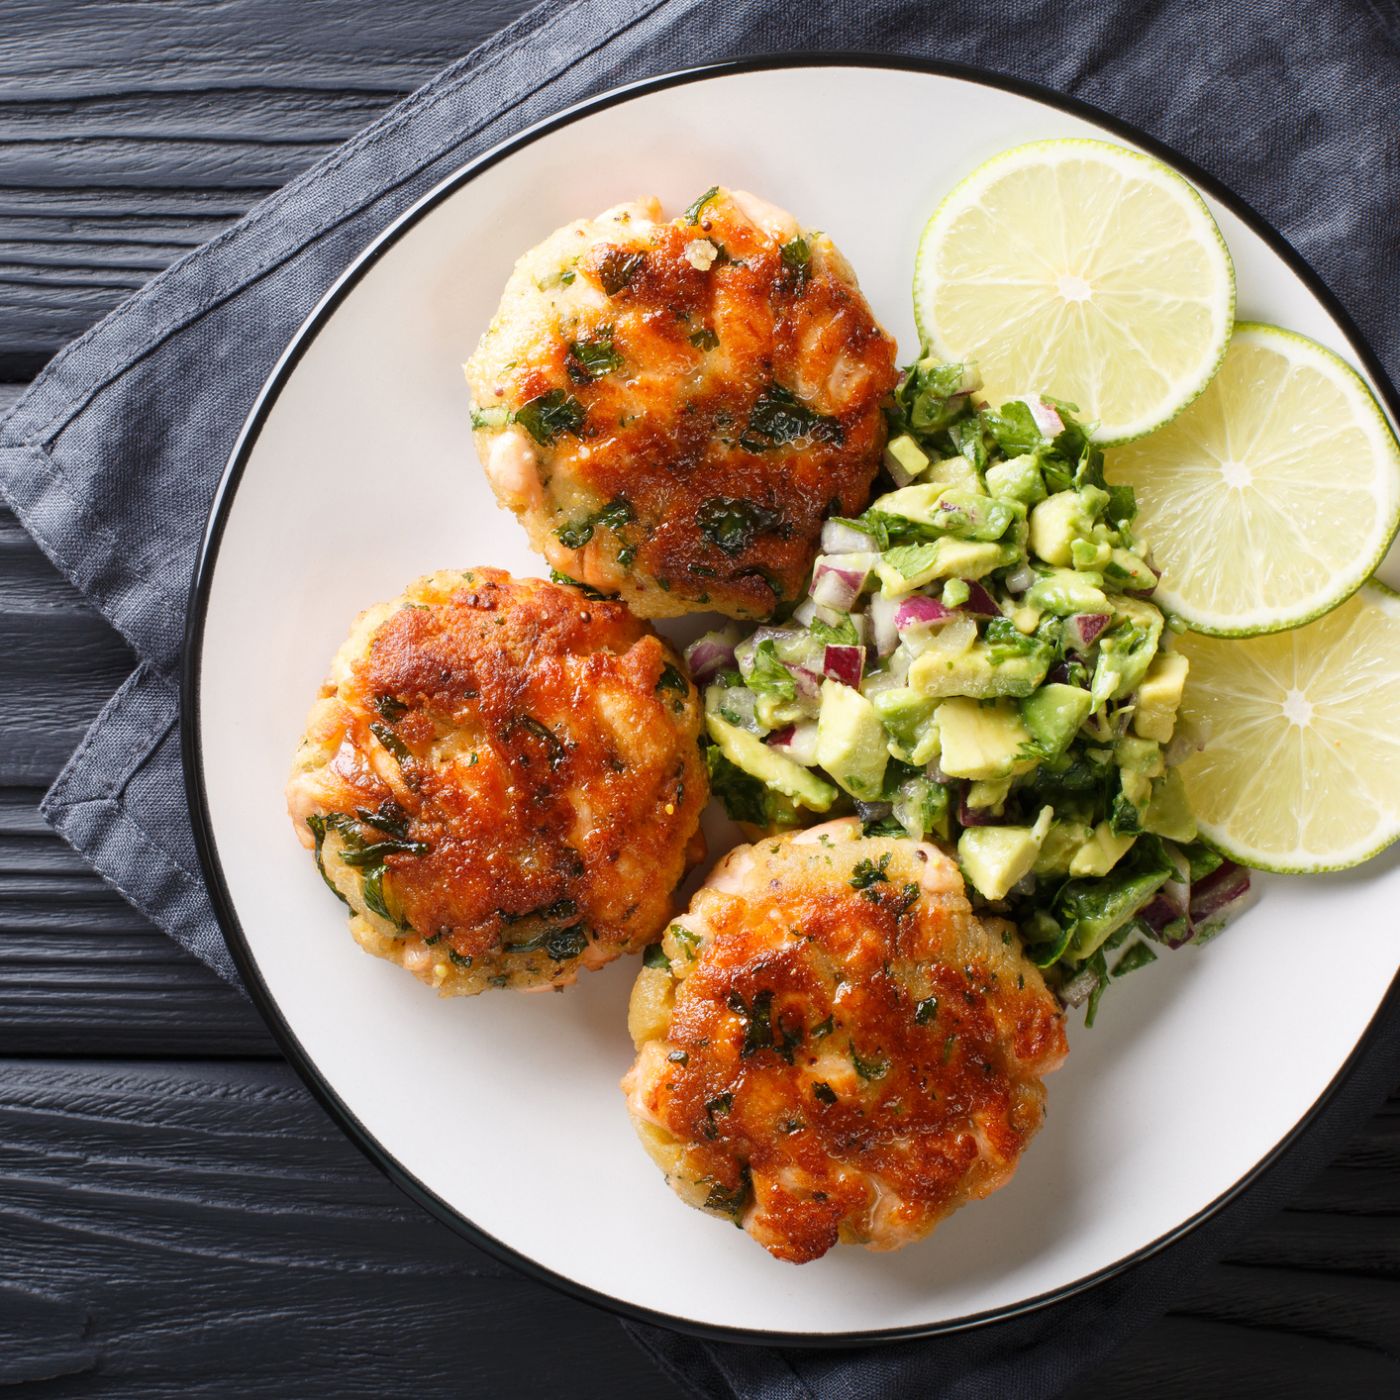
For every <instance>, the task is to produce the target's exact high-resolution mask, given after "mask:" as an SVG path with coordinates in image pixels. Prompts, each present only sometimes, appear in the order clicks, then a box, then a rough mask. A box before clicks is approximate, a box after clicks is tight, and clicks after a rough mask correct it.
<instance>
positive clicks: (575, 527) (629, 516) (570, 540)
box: [554, 496, 637, 549]
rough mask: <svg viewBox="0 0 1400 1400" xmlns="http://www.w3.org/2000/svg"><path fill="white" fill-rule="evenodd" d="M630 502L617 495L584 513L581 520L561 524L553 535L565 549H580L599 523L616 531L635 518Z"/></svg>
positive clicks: (591, 536)
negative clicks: (601, 505) (589, 512)
mask: <svg viewBox="0 0 1400 1400" xmlns="http://www.w3.org/2000/svg"><path fill="white" fill-rule="evenodd" d="M636 518H637V517H636V515H635V514H634V513H633V511H632V504H631V502H630V501H628V500H626V499H625V498H624V497H622V496H617V497H615V498H614V499H613V500H611V501H609V502H608V503H607V505H605V506H603V507H601V508H600V509H598V510H596V511H594V512H593V514H592V515H586V516H584V518H583V519H582V520H578V521H573V522H571V523H570V524H568V525H561V526H559V528H558V529H557V530H555V532H554V534H555V537H556V538H557V539H558V541H559V543H560V544H562V545H563V546H564V547H565V548H566V549H582V548H583V547H584V545H586V544H587V543H588V541H589V540H591V539H592V538H593V532H594V531H595V530H596V529H597V528H598V527H599V526H600V525H601V526H603V527H604V528H606V529H609V530H612V531H614V532H616V531H617V530H618V529H620V528H621V527H622V526H623V525H627V524H630V523H631V522H632V521H634V520H635V519H636Z"/></svg>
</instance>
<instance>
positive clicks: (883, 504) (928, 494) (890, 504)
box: [870, 481, 948, 525]
mask: <svg viewBox="0 0 1400 1400" xmlns="http://www.w3.org/2000/svg"><path fill="white" fill-rule="evenodd" d="M947 489H948V488H947V487H946V486H944V485H941V484H930V483H929V482H926V481H919V482H915V484H914V485H912V486H901V487H900V488H899V490H898V491H886V492H885V494H884V495H883V496H877V497H876V498H875V499H874V500H873V501H871V503H870V509H871V510H873V511H877V512H879V514H881V515H898V516H901V517H902V518H903V519H905V520H913V521H915V522H916V523H918V524H920V525H927V524H929V523H930V522H931V521H932V520H933V518H934V514H935V512H936V511H937V510H938V498H939V497H940V496H941V495H942V494H943V493H944V492H945V491H946V490H947Z"/></svg>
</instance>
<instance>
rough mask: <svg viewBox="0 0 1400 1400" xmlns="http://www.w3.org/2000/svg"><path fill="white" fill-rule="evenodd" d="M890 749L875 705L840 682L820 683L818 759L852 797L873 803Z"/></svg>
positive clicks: (858, 692)
mask: <svg viewBox="0 0 1400 1400" xmlns="http://www.w3.org/2000/svg"><path fill="white" fill-rule="evenodd" d="M889 758H890V751H889V747H888V745H887V743H886V739H885V726H884V725H883V724H881V723H880V716H879V715H878V714H877V713H876V710H875V706H874V705H872V704H871V703H870V701H869V700H867V699H866V698H865V696H864V695H862V694H861V693H860V691H858V690H856V689H854V688H853V687H851V686H849V685H842V684H841V683H840V682H839V681H830V680H829V681H823V682H822V707H821V711H820V713H819V714H818V715H817V762H818V763H819V764H821V766H822V767H823V768H825V769H826V771H827V772H828V773H830V774H831V776H832V777H833V778H834V779H835V780H836V781H837V783H839V784H840V785H841V786H842V787H843V788H845V789H846V791H847V792H849V793H850V794H851V796H852V797H859V798H861V799H862V800H864V801H867V802H874V801H876V800H877V799H878V798H879V796H880V789H881V787H882V786H883V784H884V781H885V765H886V764H887V763H888V762H889Z"/></svg>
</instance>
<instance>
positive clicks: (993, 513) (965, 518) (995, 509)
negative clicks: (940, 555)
mask: <svg viewBox="0 0 1400 1400" xmlns="http://www.w3.org/2000/svg"><path fill="white" fill-rule="evenodd" d="M1020 516H1021V506H1020V504H1019V503H1018V502H1016V501H999V500H997V498H996V497H995V496H984V495H983V494H982V493H981V492H980V491H964V490H962V489H961V488H959V487H956V486H954V487H950V488H949V489H948V490H946V491H945V492H944V493H943V494H942V495H941V496H940V497H939V498H938V507H937V509H936V510H935V511H934V514H933V519H932V520H931V521H930V522H929V523H930V524H932V525H934V526H936V527H937V528H938V529H940V530H946V531H947V532H948V533H949V534H950V535H956V536H957V537H958V538H959V539H962V540H999V539H1001V537H1002V536H1003V535H1005V534H1006V532H1007V530H1009V529H1010V528H1011V525H1012V523H1013V522H1014V521H1016V520H1019V519H1020Z"/></svg>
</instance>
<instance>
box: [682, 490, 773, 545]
mask: <svg viewBox="0 0 1400 1400" xmlns="http://www.w3.org/2000/svg"><path fill="white" fill-rule="evenodd" d="M782 519H783V517H782V516H781V515H780V514H779V513H778V512H777V511H776V510H770V509H769V508H768V507H767V506H762V505H759V503H758V502H757V501H746V500H740V499H738V498H736V497H734V496H711V497H710V498H709V500H707V501H703V502H701V505H700V508H699V510H697V511H696V512H695V523H696V524H697V525H698V526H699V527H700V533H701V534H702V535H704V536H705V538H706V539H708V540H709V541H710V542H711V544H713V545H715V546H716V547H717V548H719V549H722V550H723V551H724V552H725V553H726V554H729V555H735V554H742V553H743V552H744V551H745V550H746V549H747V548H748V547H749V546H750V545H751V544H752V543H753V541H754V537H755V536H757V535H763V534H767V533H768V532H770V531H772V530H774V529H776V528H777V527H778V526H779V525H780V524H781V523H782Z"/></svg>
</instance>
